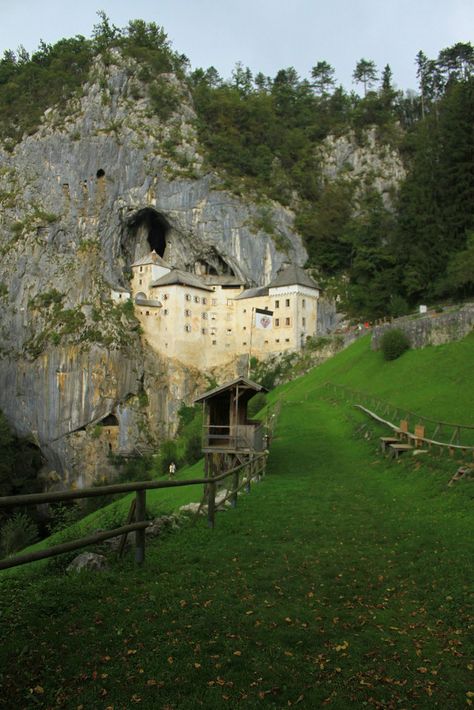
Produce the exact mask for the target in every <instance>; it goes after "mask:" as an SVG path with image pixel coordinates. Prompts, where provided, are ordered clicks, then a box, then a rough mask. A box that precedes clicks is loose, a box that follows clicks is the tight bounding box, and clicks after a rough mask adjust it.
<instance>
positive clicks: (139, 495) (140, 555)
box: [135, 489, 146, 564]
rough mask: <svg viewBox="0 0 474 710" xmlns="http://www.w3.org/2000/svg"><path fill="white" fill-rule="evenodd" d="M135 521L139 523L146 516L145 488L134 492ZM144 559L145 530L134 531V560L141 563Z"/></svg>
mask: <svg viewBox="0 0 474 710" xmlns="http://www.w3.org/2000/svg"><path fill="white" fill-rule="evenodd" d="M135 500H136V505H135V522H137V523H141V522H142V521H144V520H145V518H146V490H145V489H143V490H141V491H137V492H136V498H135ZM144 561H145V530H144V529H143V530H137V531H136V532H135V562H136V563H137V564H142V563H143V562H144Z"/></svg>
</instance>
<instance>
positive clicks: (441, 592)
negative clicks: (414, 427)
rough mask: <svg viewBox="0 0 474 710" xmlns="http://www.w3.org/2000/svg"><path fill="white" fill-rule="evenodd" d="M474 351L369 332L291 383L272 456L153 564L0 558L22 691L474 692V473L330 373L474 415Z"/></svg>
mask: <svg viewBox="0 0 474 710" xmlns="http://www.w3.org/2000/svg"><path fill="white" fill-rule="evenodd" d="M473 350H474V336H473V335H471V336H470V337H468V338H466V339H465V340H464V341H461V342H459V343H452V344H449V345H445V346H441V347H437V348H434V347H433V348H426V349H424V350H421V351H413V352H407V353H405V354H404V355H403V356H402V357H401V358H399V359H398V360H396V361H393V362H386V361H384V360H383V358H382V355H381V354H380V353H372V352H371V351H370V350H369V343H368V339H367V338H363V339H361V340H360V341H359V342H357V343H355V344H354V345H353V346H352V347H350V348H348V349H347V350H346V351H344V352H341V353H340V354H339V355H337V356H336V357H334V358H333V359H332V360H330V361H328V362H327V363H326V364H325V365H322V366H321V367H319V368H317V369H316V370H314V371H312V372H310V373H309V374H308V375H307V376H305V377H302V378H300V379H299V380H295V381H294V382H292V383H289V384H288V385H285V386H283V387H281V388H277V389H276V390H274V392H273V393H272V395H271V397H272V398H281V401H282V404H283V406H282V410H281V414H280V417H279V421H278V426H277V432H276V437H275V439H274V441H273V444H272V450H271V454H270V459H269V465H268V474H267V476H266V477H265V478H264V479H263V481H262V482H260V483H259V484H255V485H253V486H252V493H251V495H246V496H242V497H240V499H239V504H238V506H237V508H236V509H235V510H232V511H230V512H226V513H222V514H219V516H218V519H217V527H216V529H215V530H214V531H210V530H209V529H207V526H206V524H205V522H204V521H199V523H198V524H197V525H196V526H191V525H184V526H183V527H182V528H181V529H180V530H179V531H176V532H173V533H172V534H171V535H169V536H167V537H163V538H161V539H160V540H159V541H158V543H155V544H152V545H150V546H149V548H148V550H147V559H146V562H145V564H144V566H143V567H142V568H140V569H137V568H135V567H134V565H133V563H132V561H131V560H129V559H126V560H124V561H122V562H117V563H114V564H112V566H111V568H110V570H109V571H108V572H106V573H104V574H102V575H92V574H89V573H84V574H82V575H80V576H64V574H62V572H61V564H60V563H58V562H55V563H51V564H50V565H49V566H48V567H46V568H45V567H44V566H43V567H36V571H35V568H34V567H30V568H29V569H28V570H24V571H22V573H21V574H19V573H17V574H13V573H11V574H9V575H0V588H1V616H0V624H1V626H2V638H3V644H2V650H1V651H0V683H1V685H2V689H3V690H2V693H3V696H2V697H3V700H4V702H6V705H7V707H27V706H29V705H30V704H32V705H36V706H37V707H42V708H52V707H64V708H69V707H81V706H82V707H84V708H86V707H94V708H104V710H105V708H109V707H133V706H134V705H141V707H146V708H150V709H151V708H153V709H154V708H163V709H164V708H177V709H178V708H179V710H181V709H182V708H189V709H191V708H196V707H201V706H202V707H206V708H222V707H223V706H226V705H227V704H228V705H229V706H242V707H276V708H282V707H291V706H293V705H299V706H300V707H304V708H314V707H320V706H322V705H323V704H324V705H328V706H329V707H333V708H338V710H345V708H347V707H348V706H351V707H356V708H358V707H374V708H382V707H383V708H396V707H417V708H432V707H443V708H448V707H449V708H458V707H459V708H460V707H464V706H466V704H467V705H469V703H470V702H471V700H472V698H473V697H474V696H473V688H472V667H473V654H474V647H473V643H472V640H473V635H472V622H473V616H472V589H473V585H472V582H473V581H474V580H473V575H472V558H473V554H474V544H473V540H472V535H471V534H470V533H471V529H472V498H473V491H472V485H473V484H472V483H470V482H465V483H461V484H458V486H457V487H453V488H448V487H447V485H446V484H447V482H448V480H449V478H450V476H451V475H452V473H453V472H454V469H455V467H456V465H457V464H456V462H455V461H453V460H452V459H450V458H449V457H446V458H439V457H436V456H434V455H431V456H429V457H428V458H425V459H423V460H420V459H413V458H411V457H410V458H409V459H405V460H401V461H400V462H394V461H391V460H388V459H386V458H384V457H382V456H381V455H380V451H379V447H378V443H377V439H376V438H375V440H366V439H365V438H361V437H360V436H359V435H357V433H356V429H357V427H358V426H359V425H360V422H361V417H362V415H359V414H358V413H356V412H355V411H354V410H353V409H352V408H350V407H347V406H345V405H342V404H340V403H333V402H331V401H330V400H327V399H325V398H323V396H322V394H323V392H324V389H323V388H321V387H320V385H321V384H322V383H323V382H325V381H328V380H330V381H334V382H338V383H345V384H347V385H353V384H355V383H357V388H358V389H363V390H365V391H371V392H373V393H374V394H377V395H379V396H383V397H384V398H386V399H389V400H391V401H393V402H394V403H400V404H402V405H404V406H410V408H412V409H415V410H419V411H420V412H421V413H423V414H428V412H427V408H429V412H430V413H432V414H433V415H438V416H442V417H443V418H445V419H449V418H453V419H455V420H462V421H464V422H469V421H470V409H469V395H470V393H471V394H472V384H473V380H472V377H473V375H472V368H471V367H470V363H471V362H472V356H473V354H474V353H473ZM376 434H377V431H376V430H374V435H376ZM179 497H182V490H181V491H179ZM176 503H178V498H177V499H176V501H175V502H174V503H173V501H172V494H171V493H170V494H169V496H168V501H167V503H166V505H165V506H164V507H165V508H168V510H170V509H173V507H174V506H175V505H176ZM470 681H471V684H470Z"/></svg>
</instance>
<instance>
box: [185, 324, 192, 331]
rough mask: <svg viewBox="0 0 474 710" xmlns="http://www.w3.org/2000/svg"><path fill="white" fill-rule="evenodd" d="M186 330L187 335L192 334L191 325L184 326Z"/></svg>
mask: <svg viewBox="0 0 474 710" xmlns="http://www.w3.org/2000/svg"><path fill="white" fill-rule="evenodd" d="M184 330H185V331H186V333H190V332H191V326H190V325H185V326H184Z"/></svg>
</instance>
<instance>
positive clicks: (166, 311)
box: [163, 308, 168, 316]
mask: <svg viewBox="0 0 474 710" xmlns="http://www.w3.org/2000/svg"><path fill="white" fill-rule="evenodd" d="M163 315H164V316H167V315H168V309H167V308H165V310H164V311H163Z"/></svg>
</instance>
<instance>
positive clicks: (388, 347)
mask: <svg viewBox="0 0 474 710" xmlns="http://www.w3.org/2000/svg"><path fill="white" fill-rule="evenodd" d="M409 347H410V340H409V338H408V336H407V335H406V334H405V333H404V332H403V330H400V329H399V328H393V329H392V330H387V332H386V333H384V334H383V335H382V339H381V341H380V349H381V350H382V353H383V356H384V358H385V360H396V359H397V357H400V355H402V354H403V353H404V352H405V350H408V348H409Z"/></svg>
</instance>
